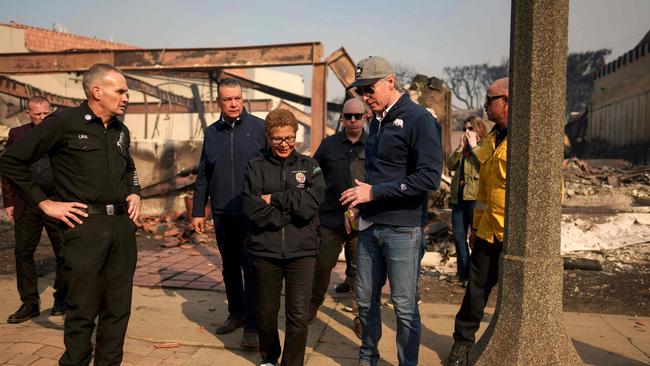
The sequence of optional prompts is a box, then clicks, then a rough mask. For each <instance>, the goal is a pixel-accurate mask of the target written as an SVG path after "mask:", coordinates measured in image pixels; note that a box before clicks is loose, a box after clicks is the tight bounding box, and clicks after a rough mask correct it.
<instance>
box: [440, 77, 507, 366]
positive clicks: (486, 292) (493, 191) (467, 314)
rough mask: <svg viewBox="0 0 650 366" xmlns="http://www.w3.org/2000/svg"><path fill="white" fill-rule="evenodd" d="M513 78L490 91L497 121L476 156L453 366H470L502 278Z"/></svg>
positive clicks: (490, 109) (488, 107) (490, 110)
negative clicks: (492, 295) (466, 265)
mask: <svg viewBox="0 0 650 366" xmlns="http://www.w3.org/2000/svg"><path fill="white" fill-rule="evenodd" d="M508 87H509V86H508V78H502V79H498V80H496V81H495V82H493V83H492V84H490V86H489V87H488V90H487V93H486V96H485V104H484V106H483V108H484V109H485V112H486V113H487V116H488V119H489V120H490V121H492V122H494V123H495V126H494V129H493V130H492V131H491V132H490V133H489V134H488V135H487V137H486V138H485V140H484V142H483V144H482V145H481V148H480V149H479V150H478V152H477V154H476V155H477V157H478V160H479V161H480V162H481V168H480V173H479V183H478V184H479V187H478V193H477V195H476V205H475V208H474V218H473V222H472V231H471V233H470V237H469V246H470V248H472V255H471V257H470V268H469V282H468V284H467V288H466V289H465V296H464V297H463V303H462V305H461V307H460V310H459V311H458V314H456V322H455V325H454V345H453V347H452V350H451V353H450V354H449V357H448V359H447V364H448V365H453V366H462V365H468V364H469V360H468V355H469V352H470V350H471V348H472V345H474V342H475V334H476V331H477V330H478V328H479V326H480V324H481V320H482V319H483V314H484V311H485V304H486V302H487V299H488V298H489V296H490V292H491V290H492V288H493V287H494V285H496V284H497V281H498V280H499V254H500V253H501V250H502V249H503V233H504V230H503V228H504V217H505V207H506V161H507V157H508V141H507V133H508V95H509V94H508Z"/></svg>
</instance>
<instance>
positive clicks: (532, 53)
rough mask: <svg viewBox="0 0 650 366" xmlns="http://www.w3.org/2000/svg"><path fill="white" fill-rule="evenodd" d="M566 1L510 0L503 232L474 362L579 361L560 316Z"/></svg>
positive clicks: (556, 362) (474, 352)
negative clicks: (495, 283) (494, 287)
mask: <svg viewBox="0 0 650 366" xmlns="http://www.w3.org/2000/svg"><path fill="white" fill-rule="evenodd" d="M568 12H569V1H568V0H513V1H512V15H511V30H510V34H511V38H510V122H509V125H508V126H509V127H508V173H507V177H508V183H507V193H506V207H507V208H506V224H505V228H506V236H505V245H504V251H503V254H502V257H501V262H500V270H501V272H500V275H499V300H498V304H497V308H496V311H495V314H494V316H493V318H492V321H491V323H490V325H489V327H488V328H487V330H486V331H485V334H484V335H483V337H481V339H480V340H479V342H478V344H477V346H476V347H474V350H473V352H472V354H471V355H470V360H471V361H473V363H474V364H475V365H579V364H581V361H580V358H579V357H578V355H577V353H576V351H575V349H574V348H573V345H572V344H571V340H570V339H569V337H568V336H567V334H566V332H565V329H564V325H563V317H562V274H563V267H562V258H561V256H560V209H561V195H562V193H561V189H562V181H561V180H562V171H561V163H562V136H563V125H564V123H563V122H564V108H565V89H566V57H567V28H568Z"/></svg>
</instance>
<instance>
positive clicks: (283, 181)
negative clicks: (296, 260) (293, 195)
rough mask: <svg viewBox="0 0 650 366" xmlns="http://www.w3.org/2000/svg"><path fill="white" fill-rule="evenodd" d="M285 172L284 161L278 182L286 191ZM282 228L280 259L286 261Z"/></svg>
mask: <svg viewBox="0 0 650 366" xmlns="http://www.w3.org/2000/svg"><path fill="white" fill-rule="evenodd" d="M286 180H287V176H286V171H285V166H284V161H283V162H282V176H281V177H280V181H281V182H282V188H283V189H286V187H285V186H286ZM284 238H285V237H284V226H283V227H282V259H286V257H287V254H286V252H285V245H284Z"/></svg>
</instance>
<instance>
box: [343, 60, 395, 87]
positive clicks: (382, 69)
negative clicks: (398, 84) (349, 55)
mask: <svg viewBox="0 0 650 366" xmlns="http://www.w3.org/2000/svg"><path fill="white" fill-rule="evenodd" d="M391 74H395V72H394V71H393V67H392V66H391V65H390V63H389V62H388V60H386V59H385V58H383V57H380V56H370V57H367V58H364V59H363V60H361V61H359V63H358V64H357V68H356V70H355V72H354V76H355V80H354V82H353V83H352V84H350V86H349V87H348V89H349V88H356V87H357V86H365V85H370V84H372V83H374V82H375V81H377V80H380V79H383V78H385V77H386V76H388V75H391Z"/></svg>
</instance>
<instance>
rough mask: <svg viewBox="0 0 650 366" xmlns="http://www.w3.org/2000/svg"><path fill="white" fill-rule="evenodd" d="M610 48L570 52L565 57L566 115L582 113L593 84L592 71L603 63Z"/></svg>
mask: <svg viewBox="0 0 650 366" xmlns="http://www.w3.org/2000/svg"><path fill="white" fill-rule="evenodd" d="M611 52H612V50H610V49H600V50H597V51H586V52H576V53H570V54H569V57H568V58H567V65H566V67H567V81H566V116H567V117H568V116H569V115H570V114H571V112H578V113H580V114H582V113H583V112H584V111H585V110H586V109H587V105H588V104H589V99H590V98H591V91H592V89H593V85H594V78H593V72H594V71H596V70H598V68H600V67H602V66H604V65H605V56H607V55H609V54H610V53H611Z"/></svg>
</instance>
